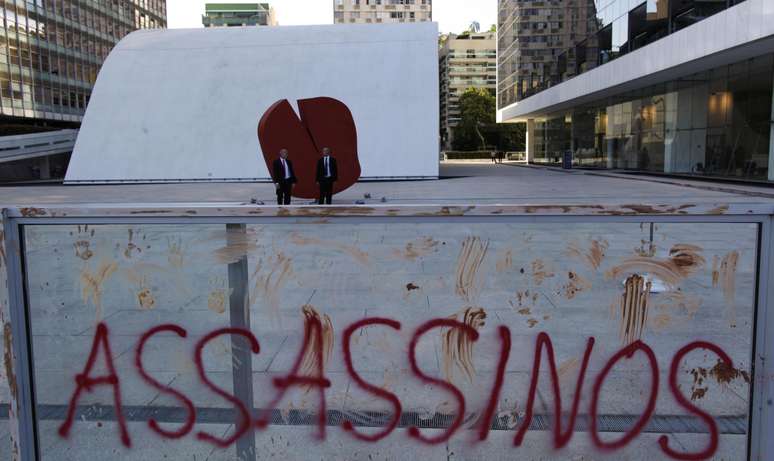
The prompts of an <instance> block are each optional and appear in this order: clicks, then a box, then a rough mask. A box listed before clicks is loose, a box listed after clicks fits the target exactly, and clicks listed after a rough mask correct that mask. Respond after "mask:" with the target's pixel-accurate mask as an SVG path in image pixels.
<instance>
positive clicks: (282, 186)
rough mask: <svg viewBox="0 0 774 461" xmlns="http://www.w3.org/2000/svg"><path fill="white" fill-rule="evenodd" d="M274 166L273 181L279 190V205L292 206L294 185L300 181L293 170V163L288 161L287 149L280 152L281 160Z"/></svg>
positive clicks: (276, 161) (275, 162)
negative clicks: (291, 197)
mask: <svg viewBox="0 0 774 461" xmlns="http://www.w3.org/2000/svg"><path fill="white" fill-rule="evenodd" d="M272 166H273V168H272V170H273V171H272V181H274V187H275V189H277V205H290V196H291V195H292V194H293V184H295V183H296V182H298V180H297V179H296V173H295V171H294V170H293V163H292V162H291V161H290V159H288V150H287V149H282V150H280V152H279V158H278V159H277V160H275V161H274V163H273V165H272Z"/></svg>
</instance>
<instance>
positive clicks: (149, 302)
mask: <svg viewBox="0 0 774 461" xmlns="http://www.w3.org/2000/svg"><path fill="white" fill-rule="evenodd" d="M137 302H138V303H139V304H140V309H145V310H149V309H153V308H154V307H155V306H156V298H154V297H153V293H152V292H151V290H150V288H147V287H142V289H141V290H140V291H139V292H138V293H137Z"/></svg>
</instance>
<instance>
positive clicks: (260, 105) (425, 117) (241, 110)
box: [66, 23, 439, 182]
mask: <svg viewBox="0 0 774 461" xmlns="http://www.w3.org/2000/svg"><path fill="white" fill-rule="evenodd" d="M437 36H438V28H437V25H436V24H435V23H416V24H366V25H328V26H293V27H252V28H218V29H178V30H154V31H138V32H134V33H132V34H130V35H129V36H127V37H126V38H124V39H123V40H122V41H121V42H120V43H119V44H118V45H117V46H116V48H115V49H114V50H113V52H112V53H111V54H110V55H109V56H108V58H107V60H106V61H105V64H104V66H103V68H102V70H101V72H100V75H99V78H98V79H97V83H96V86H95V88H94V92H93V95H92V98H91V102H90V103H89V107H88V109H87V111H86V115H85V117H84V120H83V126H82V128H81V131H80V134H79V136H78V140H77V142H76V145H75V151H74V153H73V157H72V160H71V162H70V167H69V169H68V171H67V176H66V181H67V182H78V181H88V182H105V181H177V180H183V181H191V180H252V179H266V178H268V172H267V170H266V166H265V164H264V161H263V158H262V154H261V147H260V144H259V142H258V137H257V125H258V120H259V119H260V117H261V115H263V113H264V111H265V110H266V109H267V108H268V107H269V106H270V105H271V104H273V103H274V102H276V101H277V100H280V99H287V100H289V101H290V102H291V104H294V105H295V101H296V100H298V99H303V98H311V97H317V96H328V97H332V98H336V99H339V100H341V101H342V102H344V103H345V104H347V106H349V108H350V110H351V111H352V115H353V117H354V119H355V123H356V125H357V129H358V151H359V157H360V164H361V166H362V177H363V178H369V177H437V176H438V130H439V128H438V118H439V114H438V110H439V109H438V57H437V53H438V51H437V49H438V46H437Z"/></svg>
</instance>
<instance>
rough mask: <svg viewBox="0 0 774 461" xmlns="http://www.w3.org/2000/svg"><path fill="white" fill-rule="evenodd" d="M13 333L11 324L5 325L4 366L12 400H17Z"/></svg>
mask: <svg viewBox="0 0 774 461" xmlns="http://www.w3.org/2000/svg"><path fill="white" fill-rule="evenodd" d="M12 347H13V333H12V331H11V322H7V323H6V324H5V325H3V365H4V366H5V376H6V378H8V387H9V389H10V391H11V400H14V401H15V400H16V396H17V395H18V394H17V393H18V388H17V387H16V373H14V371H13V349H12Z"/></svg>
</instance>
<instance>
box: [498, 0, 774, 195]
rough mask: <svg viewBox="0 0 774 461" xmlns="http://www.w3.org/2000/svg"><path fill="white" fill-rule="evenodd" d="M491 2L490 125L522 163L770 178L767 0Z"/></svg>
mask: <svg viewBox="0 0 774 461" xmlns="http://www.w3.org/2000/svg"><path fill="white" fill-rule="evenodd" d="M499 6H500V18H499V19H500V29H499V37H498V39H499V42H498V46H499V50H498V51H499V63H498V78H499V84H500V86H499V88H498V121H502V122H517V121H526V122H527V154H528V159H529V160H530V161H532V162H536V163H559V162H560V160H561V159H562V158H563V156H565V155H566V154H567V153H571V154H572V158H573V163H574V164H575V165H579V166H586V167H595V168H612V169H626V170H637V171H644V172H649V173H662V174H671V175H687V176H706V177H715V178H727V179H734V180H743V181H761V182H774V122H772V113H774V104H773V103H772V95H773V94H774V77H773V75H774V1H772V0H643V1H630V0H595V1H588V2H585V1H584V2H583V3H582V4H579V0H565V1H560V0H542V1H540V2H538V1H529V0H527V1H524V0H500V3H499ZM544 28H547V31H545V32H540V33H535V32H533V30H534V29H538V30H543V29H544ZM568 28H569V29H568ZM524 29H529V30H530V33H528V34H523V33H522V32H521V31H522V30H524ZM554 31H557V34H558V35H560V36H561V37H563V38H556V37H555V34H554ZM535 42H537V43H539V44H541V46H536V45H534V43H535ZM542 43H551V44H552V45H551V48H550V51H548V50H546V49H545V47H543V46H542ZM537 52H539V53H540V56H541V57H540V59H534V58H536V56H537V55H536V54H535V53H537ZM527 58H529V59H527Z"/></svg>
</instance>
